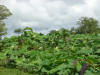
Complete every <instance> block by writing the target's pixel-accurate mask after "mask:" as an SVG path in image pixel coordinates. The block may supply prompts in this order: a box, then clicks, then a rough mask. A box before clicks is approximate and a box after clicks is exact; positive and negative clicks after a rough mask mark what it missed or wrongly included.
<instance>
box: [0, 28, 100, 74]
mask: <svg viewBox="0 0 100 75" xmlns="http://www.w3.org/2000/svg"><path fill="white" fill-rule="evenodd" d="M99 40H100V35H99V34H97V35H94V34H91V35H90V34H85V35H84V34H81V35H80V34H76V35H72V34H70V33H69V32H67V31H66V30H64V29H61V30H59V31H53V32H51V33H49V34H47V35H43V34H41V33H35V32H34V31H32V29H31V28H29V27H27V28H25V29H24V30H23V32H22V34H21V35H20V36H12V37H10V38H4V39H3V40H2V41H1V42H0V48H1V52H0V61H2V64H1V65H6V66H10V67H15V68H18V69H21V70H23V71H26V72H30V73H32V74H34V73H37V74H38V75H79V72H80V71H81V70H82V68H83V67H84V66H83V65H84V64H86V63H87V64H88V65H89V66H88V67H87V68H86V69H85V75H88V74H91V75H92V74H93V75H96V74H100V73H99V71H100V41H99Z"/></svg>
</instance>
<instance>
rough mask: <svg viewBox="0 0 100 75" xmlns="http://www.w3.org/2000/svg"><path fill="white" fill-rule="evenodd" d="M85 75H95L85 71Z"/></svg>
mask: <svg viewBox="0 0 100 75" xmlns="http://www.w3.org/2000/svg"><path fill="white" fill-rule="evenodd" d="M85 75H95V74H94V73H93V72H91V71H89V70H87V71H86V72H85Z"/></svg>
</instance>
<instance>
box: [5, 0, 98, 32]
mask: <svg viewBox="0 0 100 75" xmlns="http://www.w3.org/2000/svg"><path fill="white" fill-rule="evenodd" d="M99 4H100V1H99V0H73V1H71V0H7V1H6V2H5V5H6V6H7V7H8V8H9V9H10V10H11V12H12V13H13V15H12V16H11V17H9V19H8V20H6V24H7V27H8V28H9V32H11V31H12V32H13V30H14V29H16V28H18V27H20V28H21V27H22V28H23V27H26V26H30V27H32V28H33V29H34V30H35V31H38V32H43V33H47V32H48V31H50V30H52V29H59V28H62V27H64V28H71V27H72V26H75V24H76V20H77V19H78V18H79V17H81V16H89V17H94V18H97V19H98V20H99V19H100V17H99V13H100V10H99Z"/></svg>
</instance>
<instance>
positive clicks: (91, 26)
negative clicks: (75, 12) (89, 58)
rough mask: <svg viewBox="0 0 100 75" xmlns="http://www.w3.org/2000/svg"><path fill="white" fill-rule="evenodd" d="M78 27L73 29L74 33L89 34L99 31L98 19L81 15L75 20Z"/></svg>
mask: <svg viewBox="0 0 100 75" xmlns="http://www.w3.org/2000/svg"><path fill="white" fill-rule="evenodd" d="M77 24H78V25H79V27H78V28H77V29H75V32H76V33H79V34H87V33H89V34H91V33H100V28H99V25H98V21H97V20H96V19H94V18H88V17H81V18H80V19H79V21H78V22H77Z"/></svg>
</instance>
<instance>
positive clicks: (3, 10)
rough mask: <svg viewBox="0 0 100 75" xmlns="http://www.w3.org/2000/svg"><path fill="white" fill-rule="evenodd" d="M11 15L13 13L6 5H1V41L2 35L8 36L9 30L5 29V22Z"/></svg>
mask: <svg viewBox="0 0 100 75" xmlns="http://www.w3.org/2000/svg"><path fill="white" fill-rule="evenodd" d="M10 15H11V12H10V11H9V9H7V7H5V6H4V5H0V39H1V36H2V35H5V34H7V32H6V31H7V28H6V27H5V23H4V22H3V20H4V19H6V18H7V17H8V16H10Z"/></svg>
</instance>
